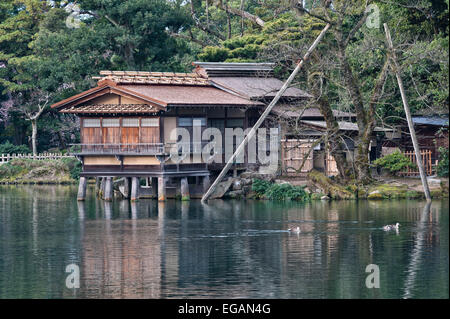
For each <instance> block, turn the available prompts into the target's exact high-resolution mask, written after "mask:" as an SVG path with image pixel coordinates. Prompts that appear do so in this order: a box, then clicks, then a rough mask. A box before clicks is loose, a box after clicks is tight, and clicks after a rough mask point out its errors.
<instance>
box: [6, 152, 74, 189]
mask: <svg viewBox="0 0 450 319" xmlns="http://www.w3.org/2000/svg"><path fill="white" fill-rule="evenodd" d="M79 171H80V163H79V162H78V160H77V159H75V158H73V159H72V158H65V159H60V160H39V161H37V160H30V159H14V160H11V161H9V162H8V163H6V164H2V165H0V183H3V184H5V183H9V184H11V183H12V184H71V183H75V182H76V181H77V179H78V177H79Z"/></svg>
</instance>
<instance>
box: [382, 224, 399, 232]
mask: <svg viewBox="0 0 450 319" xmlns="http://www.w3.org/2000/svg"><path fill="white" fill-rule="evenodd" d="M398 226H400V224H399V223H396V224H395V225H386V226H383V230H384V231H390V230H397V231H398Z"/></svg>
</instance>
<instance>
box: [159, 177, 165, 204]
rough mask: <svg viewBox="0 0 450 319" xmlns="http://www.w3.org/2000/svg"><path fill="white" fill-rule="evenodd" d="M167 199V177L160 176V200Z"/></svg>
mask: <svg viewBox="0 0 450 319" xmlns="http://www.w3.org/2000/svg"><path fill="white" fill-rule="evenodd" d="M165 200H166V178H165V177H158V201H160V202H164V201H165Z"/></svg>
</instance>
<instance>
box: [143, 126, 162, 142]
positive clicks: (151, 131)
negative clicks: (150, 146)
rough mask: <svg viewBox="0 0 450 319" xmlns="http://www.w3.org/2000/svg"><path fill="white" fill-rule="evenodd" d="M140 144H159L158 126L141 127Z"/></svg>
mask: <svg viewBox="0 0 450 319" xmlns="http://www.w3.org/2000/svg"><path fill="white" fill-rule="evenodd" d="M140 143H159V126H158V127H141V141H140Z"/></svg>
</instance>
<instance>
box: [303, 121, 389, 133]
mask: <svg viewBox="0 0 450 319" xmlns="http://www.w3.org/2000/svg"><path fill="white" fill-rule="evenodd" d="M300 122H301V123H304V124H308V125H311V126H315V127H319V128H323V129H326V128H327V123H326V122H325V121H300ZM338 124H339V129H340V130H342V131H358V124H357V123H352V122H346V121H338ZM374 131H375V132H388V131H392V129H388V128H383V127H375V129H374Z"/></svg>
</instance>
